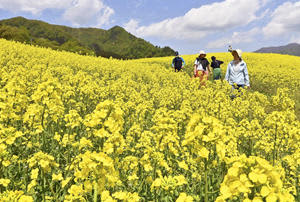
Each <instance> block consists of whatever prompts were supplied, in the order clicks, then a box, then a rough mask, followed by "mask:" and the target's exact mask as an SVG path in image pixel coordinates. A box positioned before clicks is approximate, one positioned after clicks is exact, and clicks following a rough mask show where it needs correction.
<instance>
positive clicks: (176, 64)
mask: <svg viewBox="0 0 300 202" xmlns="http://www.w3.org/2000/svg"><path fill="white" fill-rule="evenodd" d="M182 63H183V62H182V59H181V58H180V57H176V58H174V67H175V68H176V69H180V68H181V67H182Z"/></svg>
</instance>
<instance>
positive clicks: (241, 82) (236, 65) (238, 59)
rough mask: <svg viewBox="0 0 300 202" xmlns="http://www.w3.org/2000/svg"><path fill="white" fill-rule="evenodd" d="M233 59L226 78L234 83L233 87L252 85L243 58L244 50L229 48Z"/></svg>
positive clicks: (230, 82)
mask: <svg viewBox="0 0 300 202" xmlns="http://www.w3.org/2000/svg"><path fill="white" fill-rule="evenodd" d="M229 51H230V52H231V54H232V56H233V60H232V61H231V62H230V63H229V64H228V66H227V70H226V75H225V80H226V81H228V82H229V84H230V85H232V89H238V90H240V88H244V87H245V86H247V87H250V80H249V74H248V69H247V64H246V62H245V61H244V60H243V59H242V50H240V49H236V50H229Z"/></svg>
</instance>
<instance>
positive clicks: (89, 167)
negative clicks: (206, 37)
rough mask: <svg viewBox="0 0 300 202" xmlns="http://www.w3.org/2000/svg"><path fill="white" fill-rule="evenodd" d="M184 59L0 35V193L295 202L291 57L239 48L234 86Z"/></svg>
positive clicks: (294, 68)
mask: <svg viewBox="0 0 300 202" xmlns="http://www.w3.org/2000/svg"><path fill="white" fill-rule="evenodd" d="M212 55H215V56H216V57H217V59H219V60H223V61H224V62H225V64H224V65H222V66H221V68H222V74H223V75H222V77H224V73H225V71H226V67H227V64H228V62H229V61H230V60H231V59H232V56H231V54H230V53H217V54H208V56H207V57H208V59H209V60H210V57H211V56H212ZM195 57H196V56H195V55H193V56H183V58H184V59H185V60H186V62H187V66H186V67H185V68H184V71H183V72H179V73H175V72H174V71H173V69H172V68H171V67H170V66H171V61H172V57H167V58H153V59H139V60H124V61H122V60H115V59H104V58H96V57H91V56H79V55H77V54H73V53H67V52H58V51H53V50H50V49H43V48H37V47H31V46H27V45H23V44H20V43H14V42H8V41H5V40H0V201H9V202H10V201H94V202H96V201H105V202H110V201H128V202H132V201H166V202H167V201H170V202H171V201H178V202H183V201H185V202H188V201H205V202H208V201H209V202H210V201H218V202H221V201H237V202H239V201H243V202H250V201H255V202H259V201H266V202H276V201H280V202H281V201H286V202H292V201H299V200H300V193H299V192H300V182H299V172H300V122H299V117H300V115H299V114H300V76H299V75H300V57H293V56H287V55H275V54H254V53H245V54H244V56H243V59H244V60H245V61H246V63H247V64H248V70H249V75H250V82H251V88H250V89H244V90H242V92H241V93H238V92H231V86H229V85H228V84H227V82H225V81H224V82H223V81H222V80H221V81H217V82H213V81H209V82H207V83H206V85H205V86H203V85H202V86H200V82H199V80H198V79H195V78H192V71H193V68H192V64H193V62H194V60H195ZM232 93H236V94H239V95H238V96H237V98H235V99H234V100H231V99H230V95H231V94H232ZM297 116H298V118H297Z"/></svg>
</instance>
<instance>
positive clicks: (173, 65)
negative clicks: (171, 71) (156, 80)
mask: <svg viewBox="0 0 300 202" xmlns="http://www.w3.org/2000/svg"><path fill="white" fill-rule="evenodd" d="M174 61H175V58H174V59H173V60H172V67H174Z"/></svg>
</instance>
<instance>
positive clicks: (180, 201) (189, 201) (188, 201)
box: [176, 193, 194, 202]
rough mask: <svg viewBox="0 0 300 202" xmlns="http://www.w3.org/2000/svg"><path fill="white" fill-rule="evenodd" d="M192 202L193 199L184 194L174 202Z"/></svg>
mask: <svg viewBox="0 0 300 202" xmlns="http://www.w3.org/2000/svg"><path fill="white" fill-rule="evenodd" d="M192 201H194V199H193V197H191V196H188V195H187V194H186V193H180V195H179V197H178V198H177V200H176V202H192Z"/></svg>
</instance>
